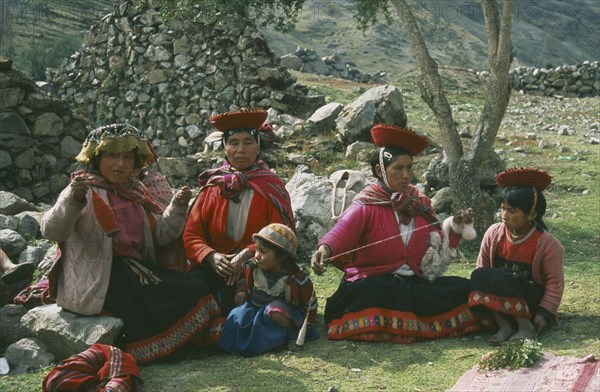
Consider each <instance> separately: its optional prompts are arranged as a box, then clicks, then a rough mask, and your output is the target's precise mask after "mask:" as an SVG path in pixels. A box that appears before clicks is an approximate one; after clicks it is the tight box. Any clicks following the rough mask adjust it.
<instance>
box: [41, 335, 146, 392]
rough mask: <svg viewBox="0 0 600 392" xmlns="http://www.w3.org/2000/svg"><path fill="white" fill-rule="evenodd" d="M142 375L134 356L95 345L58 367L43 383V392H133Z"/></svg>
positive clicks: (107, 346)
mask: <svg viewBox="0 0 600 392" xmlns="http://www.w3.org/2000/svg"><path fill="white" fill-rule="evenodd" d="M138 381H140V372H139V370H138V366H137V364H136V363H135V359H133V357H132V356H131V354H128V353H125V352H123V351H121V350H120V349H118V348H116V347H113V346H109V345H105V344H100V343H96V344H94V345H92V346H91V347H90V348H88V349H87V350H85V351H83V352H81V353H79V354H75V355H73V356H71V357H69V358H67V359H65V360H64V361H62V362H61V363H60V364H59V365H58V366H56V367H55V368H54V369H53V370H52V371H51V372H50V373H48V374H47V375H46V377H45V378H44V381H43V382H42V391H43V392H54V391H87V390H89V391H100V392H102V391H119V392H129V391H134V390H135V387H136V385H135V384H136V382H138Z"/></svg>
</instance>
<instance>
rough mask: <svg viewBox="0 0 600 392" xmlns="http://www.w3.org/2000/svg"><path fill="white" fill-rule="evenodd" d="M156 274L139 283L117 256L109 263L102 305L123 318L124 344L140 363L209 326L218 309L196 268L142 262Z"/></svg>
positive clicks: (162, 354)
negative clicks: (175, 268) (170, 267)
mask: <svg viewBox="0 0 600 392" xmlns="http://www.w3.org/2000/svg"><path fill="white" fill-rule="evenodd" d="M146 267H147V268H148V269H150V270H151V271H152V273H153V274H154V276H156V277H157V278H159V279H160V282H159V283H157V284H155V283H153V282H147V283H145V284H142V283H141V281H140V276H139V275H137V274H136V273H135V272H133V270H132V269H131V268H130V266H129V265H127V264H126V263H124V262H123V261H122V260H121V259H120V258H115V259H114V261H113V265H112V271H111V277H110V284H109V287H108V292H107V294H106V300H105V302H104V310H106V311H108V312H110V313H111V314H112V315H114V316H115V317H118V318H120V319H122V320H123V334H122V339H123V343H124V345H125V350H126V351H127V352H129V353H130V354H131V355H133V357H134V358H135V359H136V361H137V362H138V363H144V362H149V361H152V360H155V359H158V358H160V357H164V356H167V355H169V354H171V353H173V352H175V351H176V350H177V349H179V348H180V347H181V346H183V345H184V344H185V343H187V342H189V341H190V340H192V339H193V338H194V337H195V336H196V335H197V334H199V333H201V332H203V331H204V330H205V329H207V328H209V326H210V324H211V322H212V319H213V318H215V317H216V316H218V315H219V314H220V309H219V307H218V305H217V303H216V301H215V299H214V297H213V295H212V294H211V293H210V291H209V290H208V288H207V287H206V286H205V285H204V283H203V282H202V280H201V279H199V276H198V273H197V272H196V271H195V270H192V271H190V272H189V273H187V274H182V273H179V272H176V271H172V270H168V269H164V268H160V267H155V266H150V267H148V266H146Z"/></svg>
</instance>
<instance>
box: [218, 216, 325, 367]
mask: <svg viewBox="0 0 600 392" xmlns="http://www.w3.org/2000/svg"><path fill="white" fill-rule="evenodd" d="M252 238H253V239H254V241H255V243H256V253H255V255H254V259H253V260H252V262H250V263H247V266H246V269H245V274H244V278H243V279H241V280H240V281H239V282H238V284H237V293H236V296H235V304H236V305H237V307H236V308H234V309H233V310H232V311H231V313H229V316H228V317H227V321H226V323H225V326H224V327H223V330H222V334H221V338H220V341H219V346H220V347H221V348H222V349H223V350H225V351H227V352H229V353H232V354H240V355H243V356H247V357H249V356H254V355H259V354H262V353H265V352H267V351H269V350H271V349H275V348H279V347H283V346H284V345H285V344H286V343H287V342H289V341H294V340H296V339H297V337H298V334H299V332H300V329H301V328H302V325H303V323H304V320H305V319H306V321H307V329H306V331H305V335H304V337H305V338H306V339H314V338H316V337H317V329H316V326H315V324H314V322H315V318H316V315H317V299H316V297H315V296H314V295H313V293H314V289H313V284H312V282H311V280H310V276H309V274H308V273H307V272H306V271H304V270H301V269H300V268H299V267H298V265H297V264H296V259H297V257H296V249H297V248H298V240H297V239H296V235H295V234H294V232H293V231H292V230H291V229H290V228H289V227H287V226H285V225H283V224H280V223H272V224H270V225H268V226H266V227H264V228H263V229H262V230H261V231H259V232H258V233H257V234H254V235H253V237H252Z"/></svg>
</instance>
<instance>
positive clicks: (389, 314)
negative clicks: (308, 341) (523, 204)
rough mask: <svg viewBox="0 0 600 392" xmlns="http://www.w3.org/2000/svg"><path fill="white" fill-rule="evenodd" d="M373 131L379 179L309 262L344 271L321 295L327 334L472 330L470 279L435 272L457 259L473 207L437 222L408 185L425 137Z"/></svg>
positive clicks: (398, 336) (387, 335)
mask: <svg viewBox="0 0 600 392" xmlns="http://www.w3.org/2000/svg"><path fill="white" fill-rule="evenodd" d="M371 135H372V136H373V140H374V142H375V144H376V145H377V146H378V147H380V148H379V149H378V150H376V151H375V152H374V154H373V156H372V158H371V168H372V171H373V174H374V175H375V176H376V177H377V178H378V179H379V180H378V181H377V182H375V183H372V184H370V185H369V186H367V187H366V188H365V189H364V190H363V191H362V192H361V193H359V194H358V195H357V196H356V197H355V199H354V201H353V203H352V205H351V206H350V207H349V208H348V209H347V210H346V211H344V213H343V214H342V215H341V216H340V219H339V221H338V222H337V224H336V225H335V226H334V227H333V228H332V229H331V230H330V231H329V232H328V233H327V234H325V236H323V238H322V239H321V240H320V241H319V244H318V247H317V250H316V252H315V253H314V254H313V256H312V260H311V265H312V268H313V270H314V271H315V272H316V273H317V274H319V275H320V274H322V273H323V272H325V262H326V261H328V260H330V259H332V262H333V264H334V265H335V266H336V267H338V268H340V269H341V270H343V271H344V277H343V279H342V281H341V282H340V285H339V287H338V289H337V291H336V292H335V293H334V294H333V295H332V296H331V297H330V298H328V299H327V304H326V307H325V321H326V323H327V337H328V338H329V339H354V340H366V341H379V342H397V343H410V342H412V341H415V340H420V339H436V338H440V337H450V336H458V335H462V334H465V333H469V332H472V331H475V330H476V329H477V328H478V326H477V319H476V317H474V315H473V314H472V313H471V312H470V310H469V306H468V296H469V280H468V279H466V278H461V277H455V276H439V275H441V273H443V271H445V268H447V264H448V263H450V262H452V261H453V260H454V258H455V257H456V247H457V245H458V243H459V241H460V239H461V237H462V236H463V234H462V233H463V227H464V226H465V225H464V223H469V222H470V221H472V212H471V211H468V212H466V213H464V214H459V215H458V216H455V217H450V218H448V219H446V221H444V223H443V225H442V224H440V223H439V222H438V220H437V218H436V216H435V214H434V213H433V210H432V208H431V202H430V200H429V198H428V197H427V196H425V195H423V194H422V193H420V192H419V191H418V190H417V188H416V187H414V186H413V185H412V184H411V181H412V180H413V177H414V174H413V171H412V165H413V161H412V156H413V155H415V154H418V153H419V152H421V151H423V150H424V149H425V147H426V146H427V138H425V137H423V136H420V135H418V134H416V133H414V132H412V131H410V130H408V129H404V128H399V127H394V126H389V125H376V126H374V127H373V128H372V129H371ZM464 238H472V237H471V236H465V237H464ZM340 256H341V257H340ZM429 267H432V268H429ZM437 267H443V268H442V269H438V268H437Z"/></svg>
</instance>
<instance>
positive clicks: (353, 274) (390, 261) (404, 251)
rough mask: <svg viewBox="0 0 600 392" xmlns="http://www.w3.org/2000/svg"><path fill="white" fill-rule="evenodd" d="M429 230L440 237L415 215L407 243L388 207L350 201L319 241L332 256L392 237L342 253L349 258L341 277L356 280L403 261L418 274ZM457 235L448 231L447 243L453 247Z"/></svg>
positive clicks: (457, 239) (458, 238)
mask: <svg viewBox="0 0 600 392" xmlns="http://www.w3.org/2000/svg"><path fill="white" fill-rule="evenodd" d="M432 231H438V232H439V233H440V236H442V238H443V236H444V234H443V232H442V231H441V230H437V229H436V228H435V227H434V226H428V223H427V221H425V219H423V218H422V217H420V216H418V215H417V216H416V217H415V230H414V231H413V233H412V235H411V237H410V240H409V242H408V246H406V245H405V244H404V241H403V240H402V236H400V226H399V224H398V221H397V220H396V216H395V213H394V211H393V210H392V209H391V208H389V207H382V206H374V205H364V204H352V205H351V206H350V207H349V208H348V209H347V210H346V211H344V213H343V214H342V215H341V216H340V219H339V221H338V222H337V224H336V225H335V226H334V227H333V228H332V229H331V230H330V231H329V232H328V233H327V234H325V235H324V236H323V238H321V241H320V242H319V245H321V244H326V245H327V246H329V248H330V249H331V252H332V253H331V254H332V255H333V256H335V255H339V254H342V253H345V252H347V251H350V250H352V249H356V248H360V247H362V246H365V245H368V244H374V243H376V242H378V241H381V240H384V239H387V238H390V237H394V238H391V239H389V240H386V241H383V242H381V243H379V244H375V245H371V246H367V247H365V248H363V249H359V250H357V251H356V252H354V253H353V254H352V255H347V256H346V257H343V259H344V260H348V259H351V260H352V261H351V262H349V263H346V264H344V265H343V267H341V269H342V270H343V271H344V272H345V276H344V279H345V280H347V281H355V280H358V279H362V278H365V277H367V276H371V275H384V274H389V273H391V272H392V271H394V270H396V269H398V268H400V267H401V266H403V265H405V264H407V265H408V266H409V267H410V269H411V270H412V271H413V272H414V273H415V275H417V276H421V275H422V273H421V259H422V258H423V255H424V254H425V251H427V248H428V247H429V233H430V232H432ZM460 238H461V235H460V234H454V233H452V234H450V239H449V240H450V247H452V248H456V246H457V245H458V243H459V241H460Z"/></svg>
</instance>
